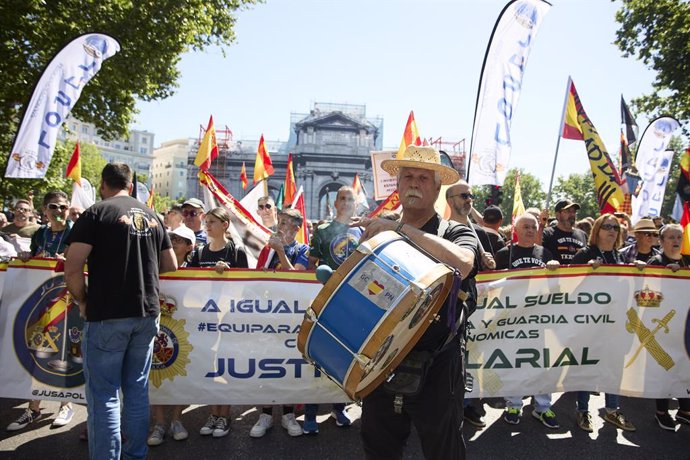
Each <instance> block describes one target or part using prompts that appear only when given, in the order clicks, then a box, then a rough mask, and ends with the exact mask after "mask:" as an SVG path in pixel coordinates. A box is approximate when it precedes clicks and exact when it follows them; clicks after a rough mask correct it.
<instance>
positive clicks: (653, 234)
mask: <svg viewBox="0 0 690 460" xmlns="http://www.w3.org/2000/svg"><path fill="white" fill-rule="evenodd" d="M638 235H639V236H646V237H648V238H652V237H653V238H656V237H658V236H659V234H658V233H646V232H645V233H643V232H640V233H638Z"/></svg>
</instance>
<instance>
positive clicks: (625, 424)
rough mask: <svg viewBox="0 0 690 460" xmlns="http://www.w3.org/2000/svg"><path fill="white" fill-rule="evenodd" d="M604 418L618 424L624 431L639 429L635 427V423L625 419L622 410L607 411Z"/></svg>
mask: <svg viewBox="0 0 690 460" xmlns="http://www.w3.org/2000/svg"><path fill="white" fill-rule="evenodd" d="M604 420H605V421H607V422H609V423H611V424H612V425H616V426H617V427H618V428H620V429H621V430H623V431H635V430H636V429H637V428H635V425H633V424H632V423H630V422H629V421H627V420H626V419H625V417H624V416H623V414H622V413H621V412H620V411H614V412H606V415H604Z"/></svg>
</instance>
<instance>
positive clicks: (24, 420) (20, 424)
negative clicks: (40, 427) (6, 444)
mask: <svg viewBox="0 0 690 460" xmlns="http://www.w3.org/2000/svg"><path fill="white" fill-rule="evenodd" d="M42 418H43V414H42V413H41V412H40V411H38V412H34V411H32V410H31V409H29V408H27V409H26V410H24V413H23V414H22V415H20V416H19V418H18V419H17V420H15V421H14V422H12V423H10V424H9V425H7V431H18V430H21V429H22V428H25V427H26V426H27V425H29V424H31V423H33V422H37V421H39V420H41V419H42Z"/></svg>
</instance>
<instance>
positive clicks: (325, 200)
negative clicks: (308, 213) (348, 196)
mask: <svg viewBox="0 0 690 460" xmlns="http://www.w3.org/2000/svg"><path fill="white" fill-rule="evenodd" d="M343 185H345V184H341V183H340V182H335V181H331V182H328V183H327V184H324V185H323V186H322V187H321V189H320V190H319V201H318V203H319V207H318V216H314V217H315V219H313V220H317V221H318V220H322V219H323V220H331V219H333V218H334V217H335V197H336V195H337V194H338V190H339V189H340V187H342V186H343ZM329 206H330V215H329V212H328V210H327V208H328V207H329Z"/></svg>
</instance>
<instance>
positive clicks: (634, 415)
mask: <svg viewBox="0 0 690 460" xmlns="http://www.w3.org/2000/svg"><path fill="white" fill-rule="evenodd" d="M556 397H558V399H557V400H556ZM554 400H555V403H554V406H553V410H554V411H555V412H556V414H557V416H558V420H559V422H560V425H561V427H560V428H559V429H555V430H552V429H548V428H546V427H544V426H543V425H541V424H540V423H539V422H538V421H537V420H536V419H534V418H533V417H532V416H531V415H530V414H531V411H532V407H531V405H526V406H525V409H524V412H523V416H522V419H521V422H520V423H519V424H518V425H508V424H507V423H505V422H504V421H503V420H502V414H503V411H502V409H499V408H492V407H490V406H488V405H487V404H485V405H484V408H485V410H486V412H487V414H486V417H485V418H486V421H487V427H486V428H484V429H483V430H477V429H475V428H474V427H472V426H471V425H469V424H465V430H464V432H465V438H466V440H467V446H468V447H467V453H468V458H478V459H479V458H481V459H526V458H530V459H550V458H557V459H559V460H563V459H626V460H635V459H645V460H651V459H674V460H684V459H690V426H687V425H683V426H681V427H680V429H679V430H678V431H677V432H670V431H663V430H661V429H660V428H659V427H658V425H657V424H656V421H655V420H654V410H655V406H654V401H653V400H646V399H633V398H621V407H622V409H623V412H624V414H625V415H626V416H627V417H628V418H629V419H630V420H631V421H632V422H633V423H634V424H635V425H636V426H637V431H636V432H632V433H628V432H623V431H622V430H620V429H616V428H615V427H613V426H612V425H609V424H605V422H604V421H603V419H602V418H601V416H602V415H603V409H602V407H603V404H604V397H603V395H600V396H593V397H592V399H591V400H590V408H591V409H593V411H592V415H593V416H594V423H595V431H594V433H591V434H588V433H585V432H584V431H582V430H580V429H579V428H578V427H577V425H576V423H575V411H574V407H575V395H574V394H564V395H555V396H554ZM526 404H528V401H527V400H526ZM25 407H26V402H25V401H20V400H11V399H0V415H1V419H0V420H2V423H3V424H4V425H3V428H1V429H0V458H1V459H32V460H36V459H46V460H48V459H50V460H52V459H70V460H73V459H75V458H87V450H88V449H87V443H86V442H84V441H80V440H79V434H80V433H81V432H82V431H83V430H84V428H85V427H86V423H85V420H86V409H85V408H84V407H82V406H77V409H76V415H75V417H74V419H73V421H72V423H71V424H69V425H68V426H65V427H62V428H57V429H52V428H51V427H50V425H51V422H52V419H53V418H54V417H55V414H56V412H57V410H58V407H59V403H57V402H52V401H46V402H44V403H43V405H42V408H43V412H44V413H46V414H48V416H47V417H46V418H44V419H43V420H40V421H37V422H36V423H34V424H33V425H30V426H29V427H27V428H25V429H24V430H22V431H18V432H12V433H11V432H7V431H5V430H4V426H7V424H9V423H10V422H11V421H13V420H14V419H15V418H16V417H18V416H19V415H20V414H21V411H22V410H23V408H25ZM672 407H675V404H674V405H672ZM329 410H330V408H329V407H327V406H321V413H320V415H319V418H318V420H319V422H320V426H319V429H320V432H319V434H318V435H316V436H301V437H295V438H292V437H290V436H288V434H287V433H286V432H285V430H284V429H282V428H281V427H280V418H279V415H278V413H279V412H280V411H279V409H277V410H276V415H275V416H274V417H275V418H274V420H275V424H274V427H273V429H272V430H271V431H269V432H268V433H267V434H266V436H265V437H263V438H261V439H252V438H250V437H249V429H250V428H251V426H252V425H253V424H254V422H255V421H256V419H257V417H258V412H257V410H256V409H255V408H253V407H248V406H235V407H233V409H232V414H231V415H232V422H231V431H230V434H229V435H228V436H226V437H225V438H219V439H213V438H209V437H202V436H200V435H199V434H198V429H199V428H200V427H201V425H203V423H204V422H205V420H206V417H207V415H208V411H207V409H206V408H205V407H204V406H190V407H189V408H187V409H186V411H185V412H184V414H183V416H182V421H183V423H184V425H185V426H186V427H187V429H188V430H189V432H190V436H189V439H187V440H185V441H174V440H172V439H171V438H170V437H169V436H166V439H165V442H164V443H163V444H162V445H160V446H157V447H153V448H151V449H150V450H149V458H151V459H161V460H163V459H166V460H167V459H188V458H193V459H195V460H202V459H219V458H229V459H247V458H251V459H252V460H262V459H313V458H318V459H355V458H363V451H362V444H361V441H360V437H359V430H360V423H359V416H360V413H361V411H360V408H359V407H358V406H356V405H354V404H353V405H350V406H348V408H347V411H348V414H350V416H351V418H353V419H354V420H355V421H354V423H353V425H352V426H351V427H349V428H338V427H336V425H335V423H334V420H333V419H330V418H329ZM672 412H675V411H672ZM302 420H303V417H302V416H301V413H300V412H299V411H298V421H300V422H301V421H302ZM405 458H406V459H418V458H423V457H422V454H421V450H420V446H419V441H418V440H417V438H416V434H415V433H414V432H413V434H412V436H411V438H410V440H409V442H408V445H407V448H406V452H405Z"/></svg>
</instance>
